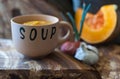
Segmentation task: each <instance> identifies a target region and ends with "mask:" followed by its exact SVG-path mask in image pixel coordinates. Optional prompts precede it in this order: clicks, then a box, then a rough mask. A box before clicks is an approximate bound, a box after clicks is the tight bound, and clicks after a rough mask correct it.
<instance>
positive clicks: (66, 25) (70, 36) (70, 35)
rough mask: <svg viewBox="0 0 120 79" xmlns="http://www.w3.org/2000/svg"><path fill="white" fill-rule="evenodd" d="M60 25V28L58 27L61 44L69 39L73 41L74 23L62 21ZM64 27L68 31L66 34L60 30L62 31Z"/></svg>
mask: <svg viewBox="0 0 120 79" xmlns="http://www.w3.org/2000/svg"><path fill="white" fill-rule="evenodd" d="M58 26H59V29H58V30H59V35H58V41H59V44H62V43H64V42H65V41H67V40H70V41H73V39H74V37H73V29H72V25H71V24H70V23H68V22H66V21H60V22H59V25H58ZM62 28H63V29H65V30H66V31H67V32H66V33H65V35H63V36H62V34H61V33H60V31H62Z"/></svg>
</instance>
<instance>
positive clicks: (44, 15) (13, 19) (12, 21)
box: [11, 14, 59, 27]
mask: <svg viewBox="0 0 120 79" xmlns="http://www.w3.org/2000/svg"><path fill="white" fill-rule="evenodd" d="M25 16H26V17H27V16H28V17H29V16H43V17H52V18H54V19H56V21H54V22H52V23H50V24H47V25H40V26H48V25H52V24H56V23H58V22H59V19H58V18H57V17H55V16H52V15H47V14H26V15H19V16H15V17H13V18H12V19H11V23H15V24H18V25H23V24H21V23H19V22H16V21H15V19H17V18H22V17H25ZM24 26H29V25H24ZM30 26H31V27H32V25H30ZM33 26H34V25H33ZM34 27H35V26H34ZM36 27H39V26H36Z"/></svg>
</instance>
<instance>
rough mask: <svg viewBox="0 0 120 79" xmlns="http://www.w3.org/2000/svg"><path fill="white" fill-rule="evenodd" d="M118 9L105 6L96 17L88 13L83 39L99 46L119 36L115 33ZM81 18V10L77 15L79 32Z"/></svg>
mask: <svg viewBox="0 0 120 79" xmlns="http://www.w3.org/2000/svg"><path fill="white" fill-rule="evenodd" d="M116 9H117V6H116V5H105V6H102V7H101V8H100V10H99V11H98V12H97V13H96V14H94V15H93V14H91V13H87V15H86V18H85V21H84V25H83V30H82V35H81V38H82V39H83V40H84V41H86V42H87V43H91V44H98V43H102V42H105V41H107V40H110V39H111V38H113V37H115V36H116V35H118V33H116V32H115V29H116V27H117V12H116ZM81 17H82V9H81V8H79V9H78V10H77V11H76V14H75V20H76V26H77V29H78V31H79V30H80V20H81ZM117 29H118V28H117ZM119 31H120V30H119ZM114 32H115V33H114ZM117 32H118V31H117Z"/></svg>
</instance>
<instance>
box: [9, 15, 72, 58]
mask: <svg viewBox="0 0 120 79" xmlns="http://www.w3.org/2000/svg"><path fill="white" fill-rule="evenodd" d="M41 20H42V21H49V22H50V24H46V25H39V26H34V25H32V26H29V25H24V24H23V23H25V22H29V21H41ZM62 29H65V30H66V31H67V32H66V33H65V34H64V35H62V34H61V31H62ZM11 30H12V40H13V43H14V45H15V48H16V49H17V51H18V52H20V53H22V54H24V55H25V56H28V57H44V56H46V55H48V54H49V53H51V52H52V51H53V50H54V49H55V48H56V47H57V46H59V45H61V44H62V43H64V42H65V41H66V40H68V39H69V38H70V36H71V35H72V34H73V30H72V26H71V25H70V24H69V23H68V22H65V21H59V19H58V18H57V17H55V16H50V15H44V14H31V15H22V16H17V17H14V18H12V19H11Z"/></svg>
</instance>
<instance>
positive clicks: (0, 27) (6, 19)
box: [0, 0, 120, 38]
mask: <svg viewBox="0 0 120 79" xmlns="http://www.w3.org/2000/svg"><path fill="white" fill-rule="evenodd" d="M83 2H85V3H86V4H88V3H91V4H92V7H91V9H90V10H89V12H91V13H96V12H97V11H98V10H99V8H100V6H102V5H105V4H117V5H120V0H0V38H11V26H10V19H11V18H12V17H15V16H18V15H24V14H38V13H44V14H49V15H54V16H57V17H58V18H59V19H60V20H67V21H69V19H68V18H67V16H66V12H70V13H71V14H72V15H73V16H74V13H75V11H76V9H77V8H78V7H80V5H81V4H82V3H83Z"/></svg>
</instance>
